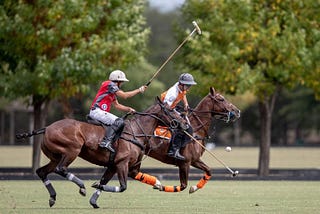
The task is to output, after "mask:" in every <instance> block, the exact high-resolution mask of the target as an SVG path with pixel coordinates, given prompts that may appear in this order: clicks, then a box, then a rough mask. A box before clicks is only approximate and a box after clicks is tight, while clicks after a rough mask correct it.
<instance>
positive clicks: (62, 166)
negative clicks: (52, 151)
mask: <svg viewBox="0 0 320 214" xmlns="http://www.w3.org/2000/svg"><path fill="white" fill-rule="evenodd" d="M73 160H74V159H72V160H70V159H67V158H66V157H63V158H62V159H61V161H60V163H59V164H58V166H57V167H56V169H55V173H57V174H58V175H61V176H62V177H64V178H67V179H68V180H69V181H72V182H73V183H75V184H77V185H78V186H79V188H80V189H79V193H80V194H81V195H82V196H86V188H85V186H84V183H83V181H82V180H80V179H79V178H78V177H77V176H75V175H74V174H73V173H71V172H68V169H67V166H68V165H69V164H70V163H71V162H72V161H73Z"/></svg>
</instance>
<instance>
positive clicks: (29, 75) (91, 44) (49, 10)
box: [0, 0, 149, 172]
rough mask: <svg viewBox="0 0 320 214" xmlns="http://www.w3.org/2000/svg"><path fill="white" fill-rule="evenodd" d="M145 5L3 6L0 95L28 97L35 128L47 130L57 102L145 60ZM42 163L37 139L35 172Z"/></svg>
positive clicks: (24, 1) (37, 2) (48, 2)
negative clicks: (51, 109) (49, 110)
mask: <svg viewBox="0 0 320 214" xmlns="http://www.w3.org/2000/svg"><path fill="white" fill-rule="evenodd" d="M144 5H145V1H144V0H137V1H132V0H123V1H120V0H109V1H99V0H92V1H73V0H57V1H53V0H21V1H13V0H4V1H1V3H0V42H1V45H0V65H1V67H0V69H1V70H0V71H1V78H0V79H1V86H0V93H1V94H2V95H4V96H5V97H10V98H13V99H16V98H18V97H23V98H27V99H26V101H28V103H29V104H32V105H33V108H34V121H35V122H34V128H35V129H38V128H41V127H43V126H44V125H45V124H44V121H45V116H46V111H47V108H48V105H49V102H50V101H51V100H52V99H54V98H59V99H61V100H68V99H67V98H68V97H71V96H73V95H75V94H77V93H83V92H85V91H86V90H87V89H88V87H89V84H90V83H96V82H98V79H105V78H106V74H107V73H109V72H110V71H111V70H113V69H116V68H117V69H124V68H126V67H127V66H128V65H129V64H131V63H134V62H136V61H138V60H139V59H140V57H141V55H142V54H143V53H144V51H145V48H146V39H147V36H148V33H149V30H148V29H146V28H145V18H144V16H143V10H144ZM100 81H101V80H100ZM100 81H99V82H100ZM30 97H31V99H30ZM39 162H40V139H36V142H35V143H34V144H33V171H34V172H35V169H36V168H38V166H39Z"/></svg>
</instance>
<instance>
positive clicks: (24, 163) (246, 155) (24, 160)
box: [0, 146, 320, 169]
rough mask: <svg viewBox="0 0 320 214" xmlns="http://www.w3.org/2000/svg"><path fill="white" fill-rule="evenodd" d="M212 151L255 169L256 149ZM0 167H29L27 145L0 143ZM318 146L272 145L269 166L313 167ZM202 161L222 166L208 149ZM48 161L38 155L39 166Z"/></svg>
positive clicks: (147, 162) (78, 163)
mask: <svg viewBox="0 0 320 214" xmlns="http://www.w3.org/2000/svg"><path fill="white" fill-rule="evenodd" d="M212 152H213V153H214V154H215V155H216V156H217V157H219V158H220V159H221V160H223V161H224V162H225V163H226V164H227V165H228V166H230V167H231V168H254V169H255V168H257V167H258V157H259V148H257V147H234V148H233V149H232V151H231V152H226V151H224V148H223V147H217V148H216V149H214V150H212ZM0 154H1V155H0V167H31V163H32V159H31V157H32V147H31V146H19V147H16V146H0ZM319 154H320V147H312V148H311V147H272V148H271V151H270V168H290V169H295V168H296V169H297V168H306V169H308V168H309V169H310V168H317V169H319V163H320V155H319ZM202 160H203V161H204V162H205V163H207V164H208V165H209V166H210V167H212V168H223V167H222V166H221V165H220V164H219V163H218V162H217V161H216V160H215V159H214V158H213V157H211V156H210V154H209V153H208V152H205V153H204V155H203V157H202ZM47 162H48V160H47V159H46V157H45V156H44V155H42V157H41V165H44V164H46V163H47ZM71 167H94V165H92V164H90V163H88V162H86V161H84V160H82V159H81V158H77V159H76V160H75V161H74V163H72V165H71ZM142 167H157V168H167V167H173V166H169V165H165V164H162V163H160V162H159V161H156V160H153V159H152V158H149V157H147V158H145V159H144V160H143V162H142Z"/></svg>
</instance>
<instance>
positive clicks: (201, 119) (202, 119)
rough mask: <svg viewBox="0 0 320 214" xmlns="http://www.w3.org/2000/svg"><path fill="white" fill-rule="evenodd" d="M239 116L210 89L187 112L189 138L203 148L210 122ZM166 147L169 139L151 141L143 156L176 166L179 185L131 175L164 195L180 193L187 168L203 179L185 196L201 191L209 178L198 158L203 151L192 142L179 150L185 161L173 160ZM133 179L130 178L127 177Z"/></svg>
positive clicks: (226, 101) (227, 102) (203, 164)
mask: <svg viewBox="0 0 320 214" xmlns="http://www.w3.org/2000/svg"><path fill="white" fill-rule="evenodd" d="M239 117H240V110H239V109H238V108H237V107H236V106H234V105H233V104H232V103H230V102H229V101H228V100H227V99H225V98H224V97H223V96H222V95H221V94H219V93H217V92H215V90H214V88H213V87H211V88H210V93H209V94H208V95H207V96H205V97H204V98H203V99H202V100H201V101H200V103H199V104H198V105H197V106H196V108H195V109H193V110H191V114H190V115H189V116H188V118H189V120H190V124H191V126H192V128H193V136H194V137H195V138H196V139H198V142H201V143H202V145H203V146H204V145H205V138H206V137H208V135H209V133H208V129H209V127H210V125H211V122H212V121H213V119H219V120H223V121H225V122H234V121H236V120H237V119H238V118H239ZM168 147H169V140H167V139H159V138H151V141H150V143H149V144H148V146H147V148H146V152H145V153H146V155H148V156H150V157H152V158H154V159H156V160H159V161H161V162H163V163H166V164H170V165H177V166H178V168H179V177H180V186H163V185H161V184H160V182H159V181H158V180H157V179H156V178H154V177H153V176H150V175H148V174H145V173H144V174H143V173H141V172H137V171H135V170H138V169H135V170H131V173H133V174H135V175H137V174H140V175H143V177H144V178H145V179H140V180H139V179H138V178H139V177H137V178H136V180H139V181H141V182H143V183H147V184H149V185H153V186H154V188H155V189H159V190H160V191H165V192H180V191H182V190H184V189H185V188H186V187H187V184H188V177H189V170H190V166H193V167H195V168H197V169H200V170H202V171H204V173H205V174H204V176H203V177H202V178H201V179H200V180H199V182H198V184H197V185H195V186H192V187H191V188H190V190H189V193H193V192H195V191H197V190H198V189H200V188H202V187H203V186H204V185H205V184H206V183H207V182H208V180H209V179H210V178H211V172H210V168H209V166H207V165H206V164H205V163H204V162H203V161H201V159H200V158H201V156H202V155H203V153H204V148H203V147H202V146H200V145H199V144H198V143H196V142H190V143H188V144H187V145H186V146H185V147H184V149H183V150H182V154H183V156H184V157H185V158H186V160H184V161H181V160H176V159H174V158H170V157H168V156H167V155H166V154H167V151H168ZM130 177H133V176H130Z"/></svg>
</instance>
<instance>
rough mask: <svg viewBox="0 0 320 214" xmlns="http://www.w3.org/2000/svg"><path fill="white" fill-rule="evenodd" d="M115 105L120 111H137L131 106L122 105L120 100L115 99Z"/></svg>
mask: <svg viewBox="0 0 320 214" xmlns="http://www.w3.org/2000/svg"><path fill="white" fill-rule="evenodd" d="M113 107H115V108H116V109H117V110H119V111H125V112H135V110H134V109H133V108H131V107H129V106H125V105H122V104H120V103H119V102H118V100H115V101H114V102H113Z"/></svg>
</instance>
